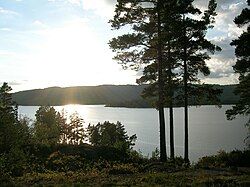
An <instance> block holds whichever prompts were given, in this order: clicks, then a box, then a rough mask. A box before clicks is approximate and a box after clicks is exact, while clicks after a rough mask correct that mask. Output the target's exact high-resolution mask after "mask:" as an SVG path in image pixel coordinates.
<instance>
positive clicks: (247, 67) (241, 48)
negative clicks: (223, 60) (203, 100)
mask: <svg viewBox="0 0 250 187" xmlns="http://www.w3.org/2000/svg"><path fill="white" fill-rule="evenodd" d="M247 3H248V6H250V1H249V0H248V1H247ZM234 22H235V24H237V25H238V26H239V27H242V26H245V25H247V30H246V31H244V32H243V33H242V34H241V35H240V36H239V38H238V39H236V40H233V41H232V43H231V45H232V46H235V47H236V48H235V55H236V57H237V61H236V64H235V65H234V66H233V68H234V71H235V73H238V74H239V85H238V86H237V88H236V90H235V93H236V94H238V95H239V96H240V99H239V102H238V103H237V104H236V105H235V106H233V108H232V109H230V110H228V111H227V112H226V114H227V118H228V119H230V120H232V119H234V118H235V117H236V116H237V115H249V114H250V92H249V90H250V61H249V59H250V54H249V51H250V26H249V22H250V10H249V8H245V9H243V10H242V12H241V14H240V15H239V16H237V17H236V18H235V20H234ZM249 124H250V119H249V120H248V122H247V125H249Z"/></svg>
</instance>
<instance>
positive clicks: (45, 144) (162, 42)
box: [0, 0, 250, 186]
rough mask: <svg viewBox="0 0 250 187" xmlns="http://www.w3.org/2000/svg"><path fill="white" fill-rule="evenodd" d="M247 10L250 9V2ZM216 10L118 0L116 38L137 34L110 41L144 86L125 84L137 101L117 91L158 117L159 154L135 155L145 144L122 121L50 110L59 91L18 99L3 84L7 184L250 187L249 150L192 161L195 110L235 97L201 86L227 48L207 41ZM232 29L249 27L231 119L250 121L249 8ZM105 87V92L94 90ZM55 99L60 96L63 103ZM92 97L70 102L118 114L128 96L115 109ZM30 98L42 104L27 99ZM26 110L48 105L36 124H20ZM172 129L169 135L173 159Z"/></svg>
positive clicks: (238, 49) (0, 141)
mask: <svg viewBox="0 0 250 187" xmlns="http://www.w3.org/2000/svg"><path fill="white" fill-rule="evenodd" d="M247 4H248V6H249V5H250V1H249V0H248V1H247ZM216 7H217V3H216V1H215V0H210V1H209V2H208V7H207V9H205V10H200V9H198V8H196V7H195V6H194V4H193V0H178V1H176V0H169V1H163V0H136V1H134V0H126V1H122V0H118V1H117V3H116V8H115V12H114V16H113V19H111V20H110V21H109V23H110V24H111V27H112V29H113V30H114V32H115V31H117V32H118V31H120V30H122V29H123V28H124V27H125V28H130V31H129V32H128V33H126V34H122V35H119V36H116V37H114V38H112V39H110V41H109V47H110V48H111V49H112V51H113V53H114V60H116V61H117V62H118V64H120V65H121V66H122V67H123V68H124V69H132V70H135V71H139V70H140V69H141V68H142V69H143V71H142V75H141V77H140V78H138V79H137V84H139V85H141V86H138V87H136V88H134V87H133V86H127V88H129V89H131V91H130V93H129V92H124V90H123V89H121V88H122V87H118V88H119V89H120V90H119V89H118V91H117V92H120V94H124V96H123V97H124V98H126V96H127V95H132V96H130V97H131V98H133V97H134V99H135V100H136V99H137V98H138V97H140V95H141V96H142V97H143V98H145V99H146V100H147V101H148V102H149V105H150V106H152V107H154V108H156V110H157V112H158V115H159V149H158V148H157V149H156V150H155V151H153V152H152V154H151V155H149V156H144V155H142V154H141V153H140V151H135V150H134V149H133V146H134V145H135V144H136V140H137V136H136V134H134V135H128V134H127V132H126V129H125V127H124V125H123V124H121V123H120V122H119V121H118V122H116V123H111V122H109V121H104V122H99V123H97V124H88V126H87V127H85V126H84V125H83V123H84V119H82V118H81V116H79V114H78V113H73V114H71V115H70V116H67V114H66V113H65V112H64V111H61V112H58V111H56V110H55V108H54V107H52V106H50V105H54V104H57V103H58V104H60V103H61V104H66V103H65V97H67V95H64V93H63V92H62V89H61V88H49V89H45V90H33V91H26V92H20V93H16V94H12V92H11V91H12V88H11V87H10V86H9V85H8V84H7V83H3V85H2V86H1V88H0V185H1V186H15V185H16V186H30V185H41V186H53V185H59V186H60V185H62V186H249V184H250V180H249V174H250V170H249V168H250V165H249V163H250V162H249V158H250V150H249V145H247V149H245V150H234V151H231V152H225V151H223V150H221V151H219V150H218V151H219V152H218V154H217V155H214V156H205V157H202V158H200V159H199V161H198V162H197V163H191V162H190V159H189V153H190V149H189V106H190V105H192V104H197V105H201V104H213V105H218V106H219V105H221V104H225V103H223V101H222V99H223V97H222V96H220V95H221V94H225V95H228V94H229V93H230V92H225V93H224V92H223V90H222V89H224V90H226V88H228V87H230V86H225V87H220V86H217V87H216V86H213V85H209V84H204V83H201V76H205V77H206V76H209V74H210V69H209V67H208V65H207V64H206V62H207V60H209V59H210V58H211V55H213V54H215V53H219V52H220V51H221V50H222V48H221V47H220V46H217V45H216V44H214V43H213V41H210V40H209V39H208V38H207V37H206V36H207V31H208V30H209V29H213V24H214V23H215V20H216V15H217V14H216ZM232 19H233V18H232ZM234 23H235V24H236V25H237V26H238V27H244V26H247V28H246V29H245V31H244V32H243V33H242V34H241V35H240V36H239V37H238V38H237V39H235V40H233V41H232V42H231V43H230V45H232V46H234V47H235V56H236V58H237V61H236V64H235V65H234V66H233V69H234V72H235V73H236V74H238V75H239V80H238V81H239V84H237V85H234V86H233V87H234V91H231V93H230V94H231V95H233V94H236V95H237V96H236V98H237V99H235V100H234V101H233V103H230V104H234V105H233V106H232V108H231V109H229V110H227V111H226V114H225V115H226V117H227V119H228V120H233V119H235V118H236V117H239V116H246V117H247V119H249V113H250V108H249V106H250V103H249V102H250V95H249V85H250V83H249V81H250V74H249V70H250V66H249V46H250V45H249V41H250V40H249V31H250V29H249V25H248V24H249V9H248V8H245V9H243V10H242V13H241V14H240V15H238V16H237V17H236V18H234ZM145 84H146V85H147V86H146V87H145ZM100 88H101V89H105V87H96V88H95V89H100ZM106 88H107V87H106ZM221 88H222V89H221ZM72 89H73V90H74V89H76V88H68V90H66V92H71V91H72ZM81 89H83V90H85V89H86V88H81ZM140 89H141V90H140ZM134 90H136V91H134ZM139 90H140V91H139ZM85 91H86V90H85ZM55 92H58V94H60V95H59V96H58V97H57V98H56V99H54V98H55V95H54V94H55ZM86 92H89V95H85V96H82V95H81V92H78V93H76V97H72V98H70V99H72V100H71V102H73V103H75V102H78V100H77V99H79V100H80V101H81V100H84V101H82V102H83V103H81V104H106V105H107V106H109V105H110V106H112V104H114V105H118V106H119V104H117V103H116V102H120V97H121V96H119V94H118V93H117V92H116V94H115V96H114V97H113V98H114V100H115V99H117V100H116V101H115V103H112V102H111V101H110V100H108V98H107V97H106V98H105V97H104V96H103V95H102V94H101V93H100V90H99V91H96V92H91V91H89V90H87V91H86ZM127 93H129V94H127ZM131 93H132V94H131ZM25 94H27V95H26V96H25ZM34 94H37V95H36V97H34V96H32V95H34ZM109 94H112V91H110V90H106V95H108V96H109V97H110V96H112V95H109ZM230 94H229V95H230ZM45 95H46V96H45ZM225 95H224V96H225ZM25 97H26V99H25ZM27 97H28V98H33V99H35V100H33V101H29V99H27ZM46 97H48V98H46ZM84 97H87V98H84ZM102 97H104V98H102ZM220 97H221V99H220ZM22 98H23V99H22ZM40 98H46V99H48V100H47V101H46V100H43V99H40ZM85 99H86V100H85ZM224 99H225V97H224ZM136 101H137V100H136ZM22 102H23V104H25V102H26V104H29V105H30V104H32V103H35V102H37V103H36V104H38V105H42V106H40V107H39V109H38V110H37V111H36V114H35V120H30V119H29V118H27V117H21V116H19V114H18V104H21V103H22ZM29 102H30V103H29ZM88 102H89V103H88ZM109 102H110V103H109ZM125 102H126V101H125ZM132 102H133V100H132ZM221 102H222V103H221ZM175 106H179V107H183V116H184V122H183V126H184V131H183V137H184V147H183V153H184V154H183V156H181V157H177V156H176V152H175V148H176V147H175V143H174V122H175V119H174V115H173V112H174V107H175ZM165 107H167V108H168V109H169V110H168V111H169V119H167V120H169V124H170V125H169V127H170V128H169V129H166V126H165V124H166V121H165V112H164V108H165ZM249 123H250V120H248V121H247V124H239V125H246V127H247V129H248V131H249V129H250V128H249V125H250V124H249ZM166 130H168V131H169V134H170V137H169V142H168V143H169V147H170V154H169V155H167V150H166V148H167V145H166V144H167V142H166ZM247 138H249V137H246V139H247Z"/></svg>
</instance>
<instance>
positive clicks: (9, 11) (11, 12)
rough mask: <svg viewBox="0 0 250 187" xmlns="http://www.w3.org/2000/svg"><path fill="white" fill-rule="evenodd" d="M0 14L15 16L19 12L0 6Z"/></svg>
mask: <svg viewBox="0 0 250 187" xmlns="http://www.w3.org/2000/svg"><path fill="white" fill-rule="evenodd" d="M0 14H5V15H15V16H17V15H19V13H17V12H15V11H12V10H8V9H5V8H3V7H0Z"/></svg>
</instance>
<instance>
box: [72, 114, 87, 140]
mask: <svg viewBox="0 0 250 187" xmlns="http://www.w3.org/2000/svg"><path fill="white" fill-rule="evenodd" d="M69 120H70V122H69V125H68V129H69V131H68V139H69V144H73V145H75V144H76V145H77V144H81V143H83V142H84V140H85V138H86V134H85V129H84V128H83V123H84V121H83V119H82V118H81V117H80V116H79V114H78V113H76V112H75V113H73V114H72V115H70V117H69Z"/></svg>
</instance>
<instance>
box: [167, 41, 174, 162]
mask: <svg viewBox="0 0 250 187" xmlns="http://www.w3.org/2000/svg"><path fill="white" fill-rule="evenodd" d="M171 63H172V61H171V51H170V42H169V41H168V87H169V88H168V89H169V90H168V95H169V128H170V129H169V130H170V158H171V159H172V160H174V116H173V115H174V112H173V83H172V64H171Z"/></svg>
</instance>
